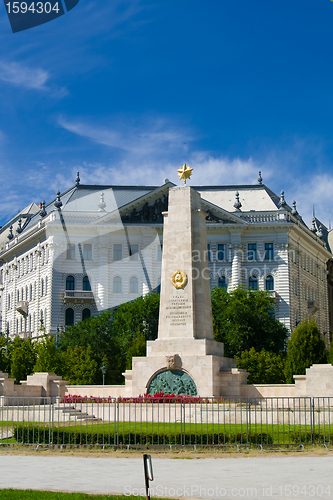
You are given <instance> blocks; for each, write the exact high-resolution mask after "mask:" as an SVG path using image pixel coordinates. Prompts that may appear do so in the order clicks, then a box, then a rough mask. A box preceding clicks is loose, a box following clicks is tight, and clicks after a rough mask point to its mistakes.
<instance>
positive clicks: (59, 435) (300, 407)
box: [0, 397, 333, 448]
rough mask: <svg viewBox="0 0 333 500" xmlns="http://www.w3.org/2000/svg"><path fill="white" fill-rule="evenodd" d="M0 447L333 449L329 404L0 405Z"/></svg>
mask: <svg viewBox="0 0 333 500" xmlns="http://www.w3.org/2000/svg"><path fill="white" fill-rule="evenodd" d="M0 417H1V423H0V444H9V443H22V444H27V445H48V446H67V445H70V446H71V445H76V446H77V445H81V446H104V447H108V446H110V447H114V448H118V447H122V446H127V447H140V446H164V447H172V446H192V447H197V446H230V445H232V446H257V447H264V446H279V445H280V446H281V445H298V446H304V445H306V444H315V443H318V444H321V445H325V446H327V445H328V444H330V443H332V441H333V423H332V417H333V398H267V399H255V398H237V397H235V398H192V397H175V398H173V397H164V398H133V399H130V398H127V399H122V398H118V399H112V398H108V399H102V398H98V399H96V398H65V399H63V400H60V401H52V400H51V399H49V398H8V397H0Z"/></svg>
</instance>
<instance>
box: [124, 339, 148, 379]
mask: <svg viewBox="0 0 333 500" xmlns="http://www.w3.org/2000/svg"><path fill="white" fill-rule="evenodd" d="M146 343H147V342H146V337H145V334H144V333H143V332H141V331H140V330H138V332H137V335H136V336H135V337H134V338H133V339H132V342H131V343H130V345H129V346H128V349H127V351H126V370H130V369H131V368H132V358H134V357H135V356H145V355H146Z"/></svg>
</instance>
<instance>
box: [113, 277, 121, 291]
mask: <svg viewBox="0 0 333 500" xmlns="http://www.w3.org/2000/svg"><path fill="white" fill-rule="evenodd" d="M113 293H121V278H120V277H119V276H116V277H115V278H113Z"/></svg>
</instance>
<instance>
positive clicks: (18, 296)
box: [17, 290, 20, 302]
mask: <svg viewBox="0 0 333 500" xmlns="http://www.w3.org/2000/svg"><path fill="white" fill-rule="evenodd" d="M17 302H20V290H17Z"/></svg>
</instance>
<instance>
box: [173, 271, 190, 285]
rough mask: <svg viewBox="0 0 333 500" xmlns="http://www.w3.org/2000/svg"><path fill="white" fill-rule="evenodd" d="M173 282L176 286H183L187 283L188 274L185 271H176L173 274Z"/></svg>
mask: <svg viewBox="0 0 333 500" xmlns="http://www.w3.org/2000/svg"><path fill="white" fill-rule="evenodd" d="M171 283H172V284H173V286H174V287H175V288H177V289H178V288H183V287H184V286H185V285H186V283H187V274H186V273H184V271H176V272H175V273H173V274H172V275H171Z"/></svg>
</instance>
